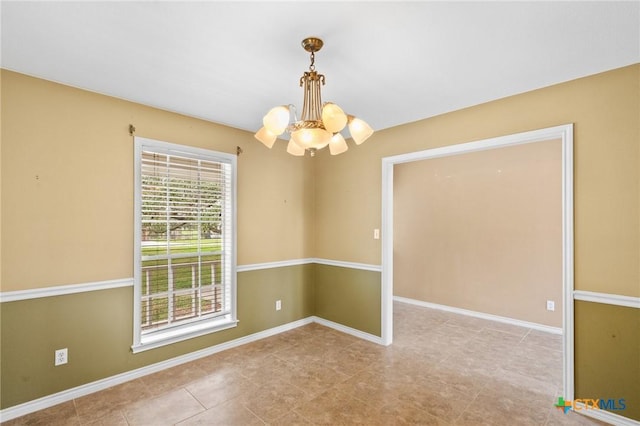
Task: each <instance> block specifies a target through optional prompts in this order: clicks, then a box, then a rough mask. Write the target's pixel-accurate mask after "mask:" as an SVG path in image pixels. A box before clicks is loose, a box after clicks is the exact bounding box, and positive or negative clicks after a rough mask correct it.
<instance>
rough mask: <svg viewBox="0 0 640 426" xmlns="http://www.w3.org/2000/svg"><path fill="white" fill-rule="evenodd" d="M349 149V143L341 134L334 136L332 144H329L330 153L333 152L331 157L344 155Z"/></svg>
mask: <svg viewBox="0 0 640 426" xmlns="http://www.w3.org/2000/svg"><path fill="white" fill-rule="evenodd" d="M348 149H349V147H348V146H347V142H346V141H345V140H344V137H342V135H341V134H340V133H336V134H335V135H333V137H332V138H331V142H329V152H331V155H338V154H342V153H343V152H345V151H346V150H348Z"/></svg>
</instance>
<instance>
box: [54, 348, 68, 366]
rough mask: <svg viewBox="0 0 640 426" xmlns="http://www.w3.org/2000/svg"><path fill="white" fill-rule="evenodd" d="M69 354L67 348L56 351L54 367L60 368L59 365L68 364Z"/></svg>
mask: <svg viewBox="0 0 640 426" xmlns="http://www.w3.org/2000/svg"><path fill="white" fill-rule="evenodd" d="M68 354H69V352H68V350H67V348H64V349H58V350H56V357H55V361H54V365H55V366H58V365H63V364H66V363H67V359H68Z"/></svg>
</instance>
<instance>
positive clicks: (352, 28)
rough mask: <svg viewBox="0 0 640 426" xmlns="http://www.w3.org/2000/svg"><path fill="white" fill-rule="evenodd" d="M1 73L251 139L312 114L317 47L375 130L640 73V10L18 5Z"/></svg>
mask: <svg viewBox="0 0 640 426" xmlns="http://www.w3.org/2000/svg"><path fill="white" fill-rule="evenodd" d="M0 13H1V15H2V50H1V52H0V53H1V59H2V67H3V68H6V69H9V70H14V71H17V72H20V73H24V74H29V75H33V76H36V77H40V78H44V79H47V80H52V81H57V82H60V83H64V84H68V85H71V86H76V87H79V88H83V89H88V90H91V91H95V92H98V93H103V94H107V95H111V96H116V97H119V98H123V99H127V100H131V101H134V102H139V103H142V104H146V105H151V106H155V107H158V108H163V109H166V110H170V111H175V112H179V113H182V114H186V115H190V116H194V117H199V118H203V119H206V120H210V121H214V122H218V123H223V124H226V125H229V126H233V127H236V128H240V129H246V130H252V131H255V130H257V129H258V128H259V127H260V126H261V120H262V116H263V115H264V114H265V113H266V112H267V110H268V109H269V108H271V107H272V106H275V105H281V104H290V103H291V104H295V105H296V106H297V107H298V110H300V109H301V107H302V105H301V104H302V89H300V87H299V86H298V81H299V78H300V76H301V75H302V73H303V72H304V71H306V70H307V69H308V66H309V55H308V53H307V52H305V51H304V50H303V49H302V47H301V46H300V42H301V40H302V39H303V38H305V37H307V36H311V35H313V36H318V37H320V38H322V39H323V40H324V42H325V45H324V48H323V49H322V50H321V51H320V52H318V53H317V54H316V69H317V71H319V72H321V73H323V74H324V75H325V76H326V86H324V88H323V101H333V102H336V103H337V104H339V105H340V106H342V108H343V109H344V110H345V111H346V112H348V113H351V114H355V115H357V116H359V117H361V118H363V119H365V120H366V121H368V122H369V124H370V125H371V126H372V127H373V128H374V129H383V128H388V127H392V126H396V125H399V124H404V123H408V122H412V121H416V120H419V119H423V118H427V117H430V116H434V115H438V114H442V113H444V112H447V111H453V110H457V109H460V108H464V107H468V106H471V105H476V104H479V103H483V102H487V101H490V100H493V99H498V98H502V97H505V96H509V95H513V94H517V93H522V92H525V91H529V90H533V89H536V88H540V87H544V86H548V85H551V84H555V83H559V82H563V81H567V80H572V79H575V78H579V77H583V76H586V75H590V74H595V73H598V72H602V71H606V70H609V69H613V68H618V67H621V66H625V65H629V64H633V63H638V62H640V2H638V1H626V2H613V1H605V2H578V1H565V2H540V1H536V2H478V1H475V2H398V1H395V2H363V1H360V2H306V1H301V2H270V1H260V2H211V1H209V2H204V1H200V2H184V1H180V2H162V1H160V2H158V1H154V2H150V1H144V2H57V1H45V2H12V1H5V0H2V3H1V9H0Z"/></svg>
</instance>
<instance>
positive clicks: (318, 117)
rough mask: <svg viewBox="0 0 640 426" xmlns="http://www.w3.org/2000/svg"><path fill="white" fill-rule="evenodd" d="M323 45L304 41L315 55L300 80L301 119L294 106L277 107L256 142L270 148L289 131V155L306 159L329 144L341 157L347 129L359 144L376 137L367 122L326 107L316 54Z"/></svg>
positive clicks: (316, 40)
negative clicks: (306, 155) (323, 101)
mask: <svg viewBox="0 0 640 426" xmlns="http://www.w3.org/2000/svg"><path fill="white" fill-rule="evenodd" d="M322 45H323V42H322V40H320V39H319V38H316V37H308V38H305V39H304V40H302V47H303V48H304V50H306V51H307V52H309V53H310V54H311V65H309V71H305V73H304V74H303V75H302V77H300V87H303V90H304V101H303V104H302V116H301V118H300V120H298V118H297V117H296V110H295V107H294V106H293V105H282V106H277V107H275V108H272V109H271V110H269V112H268V113H267V115H265V116H264V117H263V119H262V124H263V125H264V126H263V127H262V128H261V129H260V130H258V132H257V133H256V134H255V137H256V139H258V140H259V141H260V142H262V143H263V144H265V146H267V148H271V147H272V146H273V144H274V142H275V141H276V139H277V138H278V136H280V135H282V134H283V133H285V132H288V133H289V134H290V135H291V137H290V139H289V144H288V145H287V152H288V153H289V154H292V155H298V156H302V155H304V154H305V152H306V151H309V154H310V155H311V156H314V155H315V153H316V151H317V150H319V149H322V148H324V147H326V146H327V145H328V146H329V151H330V152H331V155H337V154H342V153H343V152H345V151H346V150H347V149H348V146H347V142H346V141H345V140H344V137H343V136H342V134H341V133H340V132H341V131H342V130H343V129H344V128H345V127H347V126H348V127H349V133H350V134H351V138H352V139H353V141H354V142H355V143H356V144H357V145H360V144H361V143H362V142H364V141H365V140H366V139H367V138H368V137H369V136H371V135H372V134H373V130H372V129H371V127H369V125H368V124H367V123H365V122H364V121H363V120H361V119H359V118H356V117H354V116H353V115H349V114H345V113H344V111H342V108H340V107H339V106H338V105H336V104H334V103H331V102H326V103H324V104H322V98H321V96H320V87H321V86H322V85H324V75H322V74H318V72H317V71H316V67H315V52H317V51H319V50H320V49H321V48H322ZM291 115H293V121H292V120H291Z"/></svg>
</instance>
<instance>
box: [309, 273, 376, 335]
mask: <svg viewBox="0 0 640 426" xmlns="http://www.w3.org/2000/svg"><path fill="white" fill-rule="evenodd" d="M314 268H315V274H314V279H315V286H314V288H315V315H316V316H317V317H320V318H324V319H327V320H329V321H333V322H337V323H339V324H342V325H346V326H347V327H351V328H355V329H357V330H360V331H364V332H365V333H369V334H373V335H374V336H381V335H382V331H381V329H382V323H381V303H382V290H381V285H380V283H381V276H380V272H375V271H367V270H361V269H351V268H343V267H338V266H329V265H322V264H316V265H314Z"/></svg>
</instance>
